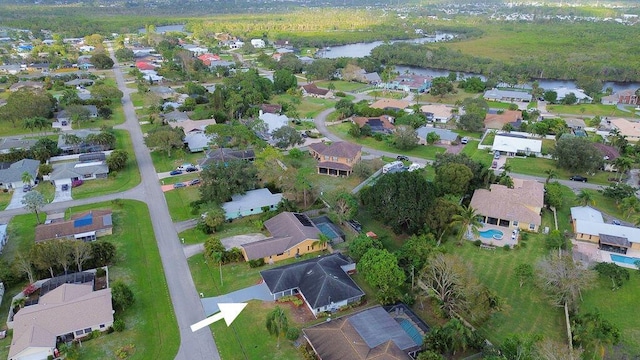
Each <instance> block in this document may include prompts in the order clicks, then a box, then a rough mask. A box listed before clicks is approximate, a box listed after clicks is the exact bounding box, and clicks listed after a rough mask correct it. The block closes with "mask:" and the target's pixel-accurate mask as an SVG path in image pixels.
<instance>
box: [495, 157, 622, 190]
mask: <svg viewBox="0 0 640 360" xmlns="http://www.w3.org/2000/svg"><path fill="white" fill-rule="evenodd" d="M507 163H508V164H509V165H511V171H512V172H514V173H517V174H525V175H533V176H541V177H546V176H547V175H546V174H545V173H544V171H545V170H547V169H550V170H554V171H555V172H556V173H557V174H558V179H562V180H567V179H569V177H571V175H576V174H574V173H573V172H570V171H568V170H565V169H560V168H558V167H556V161H555V160H550V159H543V158H533V157H531V158H530V157H527V158H508V159H507ZM611 176H612V175H611V173H609V172H605V171H599V172H597V173H596V175H595V176H591V175H588V178H589V182H590V183H595V184H602V185H608V184H609V181H608V180H607V179H608V178H609V177H611Z"/></svg>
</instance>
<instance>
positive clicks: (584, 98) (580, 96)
mask: <svg viewBox="0 0 640 360" xmlns="http://www.w3.org/2000/svg"><path fill="white" fill-rule="evenodd" d="M553 91H555V92H556V94H557V95H558V96H557V97H556V101H557V102H562V100H563V99H564V98H565V97H566V96H567V95H569V93H573V94H574V95H575V96H576V99H577V100H578V101H577V102H578V103H590V102H592V101H593V98H592V97H591V96H589V95H587V94H585V93H584V91H583V90H581V89H569V88H566V87H564V86H563V87H559V88H556V89H553Z"/></svg>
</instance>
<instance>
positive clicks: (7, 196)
mask: <svg viewBox="0 0 640 360" xmlns="http://www.w3.org/2000/svg"><path fill="white" fill-rule="evenodd" d="M12 196H13V193H12V192H10V191H7V192H4V191H0V209H4V208H6V207H7V205H9V203H10V202H11V197H12Z"/></svg>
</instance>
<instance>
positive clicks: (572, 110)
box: [547, 104, 636, 117]
mask: <svg viewBox="0 0 640 360" xmlns="http://www.w3.org/2000/svg"><path fill="white" fill-rule="evenodd" d="M547 111H549V112H552V113H556V114H574V115H579V116H601V117H609V116H611V117H635V116H636V115H635V112H633V113H631V112H626V111H622V110H620V109H618V107H617V106H615V105H602V104H577V105H547Z"/></svg>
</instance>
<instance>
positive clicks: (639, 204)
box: [620, 196, 640, 219]
mask: <svg viewBox="0 0 640 360" xmlns="http://www.w3.org/2000/svg"><path fill="white" fill-rule="evenodd" d="M620 210H622V212H623V213H624V215H625V217H626V218H627V219H628V218H629V217H631V215H634V214H637V213H638V212H639V211H640V200H638V198H637V197H635V196H629V197H626V198H624V199H622V201H621V202H620Z"/></svg>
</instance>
